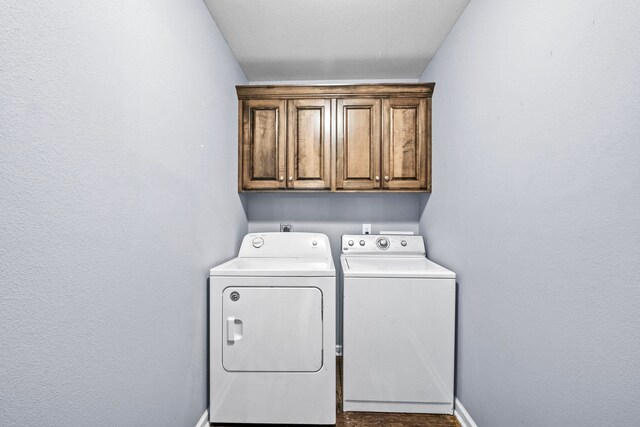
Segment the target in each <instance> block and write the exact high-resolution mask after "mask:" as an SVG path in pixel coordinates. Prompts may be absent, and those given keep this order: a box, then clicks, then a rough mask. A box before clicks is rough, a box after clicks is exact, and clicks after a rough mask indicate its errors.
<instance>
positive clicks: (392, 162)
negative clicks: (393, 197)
mask: <svg viewBox="0 0 640 427" xmlns="http://www.w3.org/2000/svg"><path fill="white" fill-rule="evenodd" d="M427 106H428V105H427V100H426V99H424V98H389V99H385V100H384V101H383V106H382V122H383V125H382V128H383V137H382V141H383V143H382V169H383V175H384V181H383V187H384V188H388V189H406V190H419V189H423V190H427V189H428V175H429V160H430V159H429V154H430V153H428V149H429V147H428V145H429V144H428V143H427V134H428V129H427V126H428V124H429V122H430V120H429V117H428V109H427Z"/></svg>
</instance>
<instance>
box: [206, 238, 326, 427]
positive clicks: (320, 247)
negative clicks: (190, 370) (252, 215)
mask: <svg viewBox="0 0 640 427" xmlns="http://www.w3.org/2000/svg"><path fill="white" fill-rule="evenodd" d="M335 288H336V277H335V267H334V264H333V258H332V257H331V248H330V246H329V239H328V238H327V236H325V235H323V234H315V233H252V234H248V235H246V236H245V237H244V239H243V241H242V245H241V247H240V252H239V254H238V257H237V258H234V259H232V260H231V261H228V262H226V263H224V264H222V265H219V266H218V267H215V268H213V269H211V281H210V295H209V298H210V305H209V313H210V314H209V322H210V323H209V333H210V351H209V354H210V364H209V372H210V375H209V380H210V388H209V390H210V392H209V396H210V405H209V420H210V421H211V422H214V423H265V424H267V423H268V424H335V422H336V395H335V393H336V385H335V384H336V383H335V381H336V370H335V353H334V351H335V350H334V349H335V305H336V304H335Z"/></svg>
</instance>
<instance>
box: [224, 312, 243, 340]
mask: <svg viewBox="0 0 640 427" xmlns="http://www.w3.org/2000/svg"><path fill="white" fill-rule="evenodd" d="M241 339H242V320H240V319H236V318H235V317H233V316H229V317H227V342H230V343H234V342H236V341H240V340H241Z"/></svg>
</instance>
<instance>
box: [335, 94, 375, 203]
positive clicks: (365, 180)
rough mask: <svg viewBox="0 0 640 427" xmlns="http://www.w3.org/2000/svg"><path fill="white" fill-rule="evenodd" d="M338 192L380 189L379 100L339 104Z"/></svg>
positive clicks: (352, 101) (356, 100) (350, 100)
mask: <svg viewBox="0 0 640 427" xmlns="http://www.w3.org/2000/svg"><path fill="white" fill-rule="evenodd" d="M337 110H338V111H337V159H336V175H337V176H336V188H337V189H342V190H373V189H379V188H380V144H381V131H380V100H379V99H339V100H338V102H337Z"/></svg>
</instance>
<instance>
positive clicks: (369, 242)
mask: <svg viewBox="0 0 640 427" xmlns="http://www.w3.org/2000/svg"><path fill="white" fill-rule="evenodd" d="M341 247H342V253H343V254H349V255H404V256H407V255H421V256H425V253H426V252H425V247H424V239H423V238H422V236H402V235H395V234H394V235H390V234H379V235H376V234H344V235H343V236H342V246H341Z"/></svg>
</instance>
